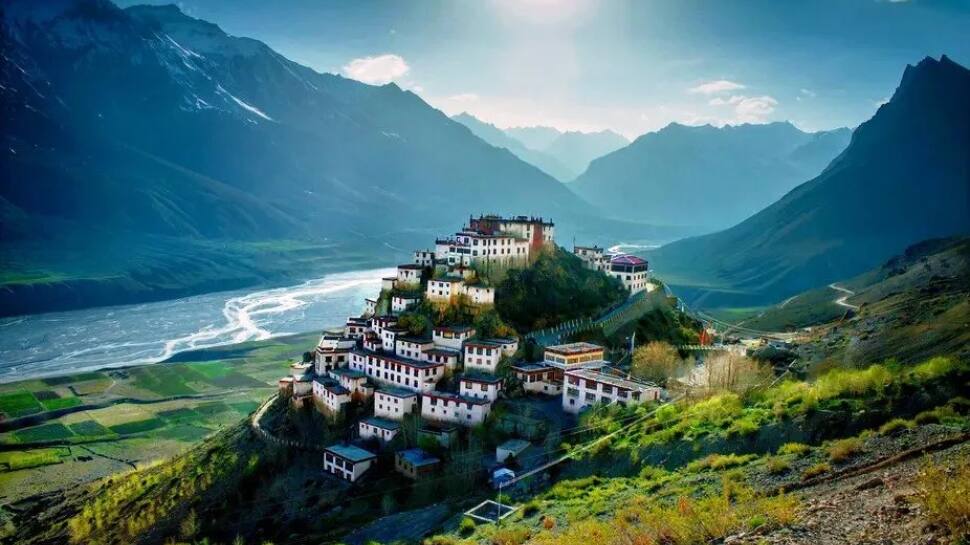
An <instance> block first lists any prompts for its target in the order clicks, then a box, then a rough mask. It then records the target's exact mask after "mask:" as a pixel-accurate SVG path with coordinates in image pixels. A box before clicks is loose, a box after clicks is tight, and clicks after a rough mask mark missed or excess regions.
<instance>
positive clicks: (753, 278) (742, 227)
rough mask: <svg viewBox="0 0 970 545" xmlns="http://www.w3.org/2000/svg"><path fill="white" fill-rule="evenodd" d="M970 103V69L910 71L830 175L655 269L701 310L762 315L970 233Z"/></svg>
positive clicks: (659, 257) (691, 244)
mask: <svg viewBox="0 0 970 545" xmlns="http://www.w3.org/2000/svg"><path fill="white" fill-rule="evenodd" d="M968 96H970V70H967V69H966V68H965V67H963V66H961V65H959V64H957V63H955V62H954V61H952V60H951V59H949V58H948V57H946V56H943V57H941V58H940V59H939V60H936V59H932V58H929V57H927V58H925V59H924V60H922V61H920V62H919V63H918V64H917V65H915V66H907V67H906V70H905V71H904V73H903V77H902V81H901V82H900V84H899V87H898V88H897V89H896V91H895V93H894V94H893V96H892V98H891V99H890V100H889V102H888V103H886V104H884V105H882V106H880V108H879V110H878V111H877V112H876V114H875V115H874V116H873V117H872V118H871V119H869V120H868V121H866V122H865V123H863V124H862V125H860V126H859V127H858V128H857V129H856V130H855V131H854V132H853V134H852V139H851V141H850V143H849V145H848V147H847V148H846V149H845V151H844V152H842V153H841V154H840V155H839V156H838V157H837V158H836V159H835V160H834V161H832V163H831V164H830V165H829V166H828V167H826V168H825V170H824V171H823V172H822V173H821V174H820V175H818V176H816V177H815V178H813V179H811V180H809V181H808V182H805V183H804V184H802V185H799V186H798V187H796V188H795V189H793V190H791V191H790V192H788V193H787V194H786V195H785V196H784V197H782V198H781V199H780V200H778V201H777V202H775V203H774V204H772V205H770V206H768V207H767V208H765V209H764V210H762V211H760V212H758V213H757V214H755V215H754V216H752V217H750V218H748V219H747V220H745V221H743V222H741V223H739V224H737V225H735V226H734V227H731V228H730V229H727V230H724V231H720V232H717V233H713V234H710V235H704V236H699V237H692V238H687V239H683V240H680V241H677V242H674V243H671V244H668V245H665V246H663V247H661V248H659V249H658V250H656V251H653V252H651V253H650V258H651V265H652V266H654V267H655V268H656V270H657V271H658V273H660V275H661V276H662V277H663V278H664V279H665V280H667V281H668V283H669V284H671V285H672V286H673V288H674V290H675V291H676V292H677V293H678V294H679V295H681V296H683V297H684V298H685V299H686V300H687V301H688V302H689V303H691V304H694V305H702V306H708V307H734V306H752V305H758V304H765V303H769V302H775V301H780V300H781V299H783V298H785V297H787V296H789V295H793V294H795V293H798V292H801V291H803V290H806V289H808V288H813V287H817V286H822V285H825V284H826V283H828V282H832V281H834V280H838V279H842V278H848V277H851V276H854V275H856V274H859V273H861V272H863V271H866V270H868V269H870V268H872V267H874V266H876V265H878V264H879V263H881V262H883V261H885V260H886V259H888V258H889V257H891V256H893V255H895V254H897V253H899V252H901V251H902V250H903V249H904V248H906V247H907V246H909V245H911V244H914V243H916V242H919V241H922V240H926V239H930V238H935V237H945V236H951V235H959V234H965V233H968V232H970V160H968V154H967V150H968V149H970V102H968V101H967V97H968Z"/></svg>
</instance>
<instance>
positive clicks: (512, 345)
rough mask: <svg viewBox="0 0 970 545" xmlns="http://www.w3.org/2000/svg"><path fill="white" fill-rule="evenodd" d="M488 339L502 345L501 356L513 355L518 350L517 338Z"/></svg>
mask: <svg viewBox="0 0 970 545" xmlns="http://www.w3.org/2000/svg"><path fill="white" fill-rule="evenodd" d="M489 340H490V341H492V342H493V343H495V344H498V345H500V346H501V347H502V355H503V356H514V355H515V353H516V352H517V351H518V350H519V340H518V339H514V338H510V339H489Z"/></svg>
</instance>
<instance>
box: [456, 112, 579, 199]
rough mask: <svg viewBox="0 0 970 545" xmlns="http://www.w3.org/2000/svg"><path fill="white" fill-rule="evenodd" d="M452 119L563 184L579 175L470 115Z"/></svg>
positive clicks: (464, 114)
mask: <svg viewBox="0 0 970 545" xmlns="http://www.w3.org/2000/svg"><path fill="white" fill-rule="evenodd" d="M452 119H453V120H455V121H457V122H458V123H461V124H462V125H464V126H466V127H468V130H470V131H472V133H474V134H475V136H477V137H479V138H481V139H482V140H484V141H486V142H488V143H489V144H491V145H493V146H495V147H497V148H505V149H507V150H509V151H511V152H512V153H514V154H515V156H516V157H518V158H519V159H522V160H523V161H525V162H526V163H529V164H531V165H533V166H536V167H538V168H539V170H541V171H543V172H545V173H546V174H548V175H550V176H552V177H553V178H556V179H557V180H559V181H561V182H565V181H569V180H572V179H573V178H575V177H576V175H577V174H578V173H577V172H576V171H574V170H572V169H570V168H568V167H567V166H566V165H564V164H562V163H560V162H559V160H558V159H556V158H555V157H553V156H552V155H550V154H547V153H544V152H542V151H537V150H534V149H530V148H528V147H526V146H525V145H523V144H522V142H519V141H518V140H516V139H515V138H512V137H511V136H509V135H508V134H506V133H505V132H503V131H502V129H500V128H498V127H496V126H495V125H492V124H491V123H486V122H484V121H482V120H480V119H478V118H477V117H475V116H473V115H471V114H469V113H465V112H462V113H460V114H458V115H455V116H452Z"/></svg>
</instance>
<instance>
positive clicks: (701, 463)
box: [686, 454, 756, 473]
mask: <svg viewBox="0 0 970 545" xmlns="http://www.w3.org/2000/svg"><path fill="white" fill-rule="evenodd" d="M755 457H756V456H755V455H753V454H746V455H744V456H738V455H737V454H711V455H710V456H706V457H704V458H701V459H700V460H694V461H693V462H691V463H689V464H687V467H686V470H687V471H689V472H692V473H696V472H698V471H703V470H705V469H713V470H715V471H717V470H719V469H725V468H729V467H735V466H739V465H744V464H746V463H748V462H750V461H751V460H753V459H755Z"/></svg>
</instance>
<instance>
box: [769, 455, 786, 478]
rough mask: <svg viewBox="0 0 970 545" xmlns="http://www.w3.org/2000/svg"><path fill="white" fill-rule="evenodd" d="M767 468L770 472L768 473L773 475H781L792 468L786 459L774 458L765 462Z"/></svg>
mask: <svg viewBox="0 0 970 545" xmlns="http://www.w3.org/2000/svg"><path fill="white" fill-rule="evenodd" d="M765 468H766V469H767V470H768V473H771V474H772V475H779V474H781V473H784V472H786V471H788V470H789V469H790V468H791V464H789V463H788V461H787V460H785V459H784V458H781V457H779V456H772V457H770V458H768V459H767V460H765Z"/></svg>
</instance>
